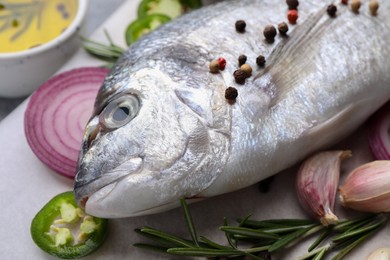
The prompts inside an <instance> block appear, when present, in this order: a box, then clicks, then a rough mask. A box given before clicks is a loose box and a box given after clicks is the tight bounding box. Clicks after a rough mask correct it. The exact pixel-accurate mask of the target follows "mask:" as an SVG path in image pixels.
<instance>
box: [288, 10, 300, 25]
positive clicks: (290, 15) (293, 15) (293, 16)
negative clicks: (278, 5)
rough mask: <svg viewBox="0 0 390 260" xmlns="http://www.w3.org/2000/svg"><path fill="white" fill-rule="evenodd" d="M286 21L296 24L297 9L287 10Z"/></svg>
mask: <svg viewBox="0 0 390 260" xmlns="http://www.w3.org/2000/svg"><path fill="white" fill-rule="evenodd" d="M287 19H288V22H289V23H291V24H296V23H297V20H298V11H297V10H289V11H288V12H287Z"/></svg>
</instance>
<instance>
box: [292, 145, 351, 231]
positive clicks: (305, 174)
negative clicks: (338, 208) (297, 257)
mask: <svg viewBox="0 0 390 260" xmlns="http://www.w3.org/2000/svg"><path fill="white" fill-rule="evenodd" d="M349 157H351V151H327V152H321V153H318V154H315V155H314V156H311V157H309V158H308V159H306V160H305V161H304V162H303V164H302V165H301V167H300V169H299V171H298V175H297V181H296V189H297V194H298V199H299V201H300V203H301V205H302V206H303V207H304V208H306V209H307V210H308V211H309V212H310V213H312V214H313V215H314V216H315V217H316V218H318V219H319V220H320V221H321V223H322V224H323V225H325V226H328V225H330V224H335V223H336V222H337V221H338V218H337V216H336V215H335V214H334V213H333V211H334V202H335V197H336V192H337V187H338V185H339V179H340V163H341V160H342V159H345V158H349Z"/></svg>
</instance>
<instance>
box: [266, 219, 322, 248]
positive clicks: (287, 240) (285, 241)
mask: <svg viewBox="0 0 390 260" xmlns="http://www.w3.org/2000/svg"><path fill="white" fill-rule="evenodd" d="M314 227H317V225H311V226H309V227H306V228H302V229H299V230H297V231H295V232H293V233H290V234H288V235H286V236H283V237H282V238H280V239H279V240H277V241H276V242H275V243H273V244H272V245H271V247H270V248H269V249H268V252H270V253H272V252H275V251H277V250H279V249H281V248H283V247H285V246H287V245H288V244H290V243H291V242H293V241H294V240H296V239H297V238H300V237H302V236H303V235H304V234H305V233H306V232H309V231H310V230H311V229H313V228H314Z"/></svg>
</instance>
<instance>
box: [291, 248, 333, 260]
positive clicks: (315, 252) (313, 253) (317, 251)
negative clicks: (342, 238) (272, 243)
mask: <svg viewBox="0 0 390 260" xmlns="http://www.w3.org/2000/svg"><path fill="white" fill-rule="evenodd" d="M329 249H331V245H330V244H328V245H326V246H323V247H320V248H317V249H314V250H313V251H311V252H309V253H307V254H305V255H303V256H301V257H299V258H297V259H296V260H305V259H313V257H315V256H317V255H318V254H321V252H322V251H324V254H325V253H326V252H327V251H328V250H329Z"/></svg>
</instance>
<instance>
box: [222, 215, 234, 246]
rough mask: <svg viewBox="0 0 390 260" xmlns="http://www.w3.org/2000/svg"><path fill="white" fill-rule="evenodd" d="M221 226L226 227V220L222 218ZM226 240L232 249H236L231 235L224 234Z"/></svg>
mask: <svg viewBox="0 0 390 260" xmlns="http://www.w3.org/2000/svg"><path fill="white" fill-rule="evenodd" d="M223 225H224V226H228V222H227V218H223ZM225 236H226V240H227V241H228V243H229V245H230V246H231V247H232V248H237V244H236V243H235V242H233V238H232V235H231V234H230V233H229V232H225Z"/></svg>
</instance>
